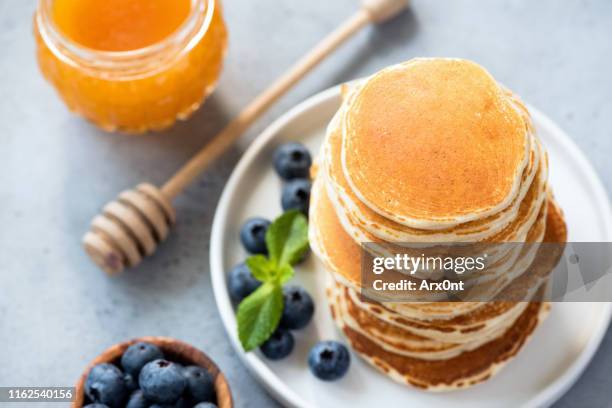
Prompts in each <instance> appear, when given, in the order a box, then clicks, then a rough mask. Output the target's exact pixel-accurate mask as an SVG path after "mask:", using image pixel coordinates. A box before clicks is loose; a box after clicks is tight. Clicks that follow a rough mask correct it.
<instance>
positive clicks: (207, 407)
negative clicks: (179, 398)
mask: <svg viewBox="0 0 612 408" xmlns="http://www.w3.org/2000/svg"><path fill="white" fill-rule="evenodd" d="M193 408H217V406H216V405H215V404H213V403H212V402H200V403H199V404H196V405H194V406H193Z"/></svg>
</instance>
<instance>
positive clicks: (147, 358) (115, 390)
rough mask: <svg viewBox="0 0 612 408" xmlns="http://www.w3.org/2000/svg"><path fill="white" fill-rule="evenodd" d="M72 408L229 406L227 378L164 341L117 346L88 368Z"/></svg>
mask: <svg viewBox="0 0 612 408" xmlns="http://www.w3.org/2000/svg"><path fill="white" fill-rule="evenodd" d="M72 407H73V408H81V407H86V408H124V407H125V408H167V407H168V408H169V407H174V408H217V407H218V408H231V407H233V400H232V395H231V392H230V388H229V385H228V383H227V381H226V379H225V376H224V375H223V374H222V373H221V371H219V368H218V367H217V366H216V364H215V363H214V362H213V361H212V360H211V359H210V358H208V357H207V356H206V354H204V353H203V352H202V351H200V350H198V349H197V348H195V347H193V346H191V345H189V344H187V343H184V342H182V341H179V340H175V339H171V338H167V337H142V338H138V339H134V340H130V341H126V342H124V343H119V344H116V345H114V346H112V347H110V348H109V349H107V350H106V351H104V352H103V353H102V354H100V355H99V356H98V357H97V358H96V359H94V360H93V361H92V362H91V364H90V365H89V366H88V367H87V369H86V370H85V372H84V373H83V375H82V376H81V378H80V379H79V382H78V383H77V385H76V390H75V399H74V401H73V403H72Z"/></svg>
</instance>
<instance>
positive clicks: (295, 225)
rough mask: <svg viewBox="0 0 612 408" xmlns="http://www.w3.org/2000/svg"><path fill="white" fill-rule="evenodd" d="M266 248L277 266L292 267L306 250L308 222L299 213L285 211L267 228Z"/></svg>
mask: <svg viewBox="0 0 612 408" xmlns="http://www.w3.org/2000/svg"><path fill="white" fill-rule="evenodd" d="M266 246H267V247H268V253H269V257H270V259H271V260H272V261H274V262H275V263H276V265H277V266H279V267H280V266H283V265H286V264H288V265H293V264H295V263H296V262H297V261H299V260H300V258H301V257H302V256H303V255H304V252H306V250H307V249H308V220H307V219H306V216H305V215H304V214H302V213H301V212H299V211H287V212H286V213H284V214H283V215H281V216H280V217H278V218H277V219H276V220H274V222H273V223H272V225H270V227H269V228H268V231H267V233H266Z"/></svg>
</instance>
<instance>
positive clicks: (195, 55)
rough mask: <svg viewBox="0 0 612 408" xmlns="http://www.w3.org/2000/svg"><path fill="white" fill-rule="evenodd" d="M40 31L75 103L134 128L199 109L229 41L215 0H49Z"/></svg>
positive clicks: (43, 61) (159, 124) (53, 75)
mask: <svg viewBox="0 0 612 408" xmlns="http://www.w3.org/2000/svg"><path fill="white" fill-rule="evenodd" d="M35 36H36V40H37V45H38V48H37V49H38V51H37V56H38V62H39V66H40V69H41V71H42V73H43V75H44V76H45V78H47V80H48V81H49V82H51V84H53V85H54V87H55V88H56V89H57V91H58V92H59V94H60V96H61V97H62V99H63V100H64V101H65V103H66V104H67V105H68V107H69V108H70V109H71V110H73V111H75V112H77V113H78V114H80V115H82V116H84V117H86V118H87V119H89V120H91V121H92V122H94V123H96V124H97V125H98V126H100V127H101V128H103V129H105V130H108V131H115V130H119V131H122V132H128V133H140V132H144V131H147V130H159V129H163V128H165V127H168V126H170V125H172V124H173V123H174V122H175V121H176V119H185V118H187V117H188V116H189V115H190V114H191V113H192V112H193V111H195V110H196V109H197V108H198V107H199V106H200V105H201V103H202V102H203V100H204V99H205V98H206V96H207V95H208V94H210V92H212V90H213V88H214V86H215V84H216V82H217V79H218V77H219V74H220V71H221V66H222V62H223V57H224V54H225V50H226V45H227V31H226V28H225V23H224V21H223V17H222V13H221V5H220V2H219V1H215V0H104V1H100V0H41V1H40V2H39V6H38V10H37V12H36V15H35Z"/></svg>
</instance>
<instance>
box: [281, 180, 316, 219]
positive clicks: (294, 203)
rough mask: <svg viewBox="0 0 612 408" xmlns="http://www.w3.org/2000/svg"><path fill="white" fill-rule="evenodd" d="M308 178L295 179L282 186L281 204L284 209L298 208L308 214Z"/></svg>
mask: <svg viewBox="0 0 612 408" xmlns="http://www.w3.org/2000/svg"><path fill="white" fill-rule="evenodd" d="M309 204H310V180H308V179H295V180H291V181H290V182H288V183H287V184H285V185H284V186H283V192H282V195H281V205H282V207H283V210H284V211H288V210H298V211H301V212H303V213H304V214H306V215H308V206H309Z"/></svg>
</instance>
